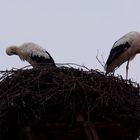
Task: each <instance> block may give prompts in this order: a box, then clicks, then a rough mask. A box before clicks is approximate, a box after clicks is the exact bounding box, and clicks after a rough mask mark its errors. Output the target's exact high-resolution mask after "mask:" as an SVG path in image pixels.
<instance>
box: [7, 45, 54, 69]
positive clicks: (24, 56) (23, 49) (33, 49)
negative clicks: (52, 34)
mask: <svg viewBox="0 0 140 140" xmlns="http://www.w3.org/2000/svg"><path fill="white" fill-rule="evenodd" d="M6 53H7V55H18V56H19V58H20V59H21V60H22V61H25V60H26V61H27V62H29V63H30V64H31V65H32V66H33V67H39V66H46V65H51V66H55V62H54V60H53V58H52V57H51V55H50V54H49V53H48V52H47V51H46V50H45V49H44V48H42V47H41V46H39V45H38V44H35V43H32V42H27V43H24V44H22V45H21V46H10V47H8V48H7V49H6Z"/></svg>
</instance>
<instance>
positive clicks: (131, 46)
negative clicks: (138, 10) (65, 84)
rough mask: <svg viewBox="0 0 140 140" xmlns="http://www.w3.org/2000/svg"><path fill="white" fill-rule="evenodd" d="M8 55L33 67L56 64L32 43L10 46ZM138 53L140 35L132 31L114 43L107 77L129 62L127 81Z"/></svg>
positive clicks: (139, 51)
mask: <svg viewBox="0 0 140 140" xmlns="http://www.w3.org/2000/svg"><path fill="white" fill-rule="evenodd" d="M6 53H7V54H8V55H18V56H19V58H20V59H21V60H23V61H24V60H26V61H27V62H29V63H30V64H31V65H32V66H33V67H38V66H41V65H43V66H45V65H49V64H51V65H52V66H55V62H54V60H53V58H52V57H51V55H50V54H49V53H48V52H47V51H46V50H45V49H44V48H42V47H41V46H39V45H37V44H35V43H32V42H30V43H24V44H22V45H21V46H10V47H8V48H7V49H6ZM137 53H140V33H138V32H135V31H132V32H129V33H127V34H126V35H124V36H123V37H121V38H120V39H119V40H117V41H116V42H115V43H114V45H113V47H112V49H111V51H110V54H109V57H108V59H107V61H106V65H105V70H106V75H107V74H109V73H114V71H115V69H116V68H118V67H119V66H120V65H121V64H123V63H124V62H127V65H126V79H127V78H128V67H129V61H130V60H132V59H133V58H134V57H135V55H136V54H137Z"/></svg>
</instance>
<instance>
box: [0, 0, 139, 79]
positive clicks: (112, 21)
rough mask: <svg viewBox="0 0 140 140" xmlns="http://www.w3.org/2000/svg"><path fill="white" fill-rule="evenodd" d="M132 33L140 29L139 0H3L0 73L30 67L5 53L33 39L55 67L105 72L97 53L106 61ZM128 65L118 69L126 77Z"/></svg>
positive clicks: (134, 71) (135, 72)
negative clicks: (82, 67)
mask: <svg viewBox="0 0 140 140" xmlns="http://www.w3.org/2000/svg"><path fill="white" fill-rule="evenodd" d="M129 31H140V0H0V52H1V55H0V60H1V65H0V69H1V70H5V69H11V68H13V67H15V68H21V67H23V66H26V65H28V63H26V62H21V61H20V59H19V58H18V57H17V56H11V57H10V56H7V55H6V54H5V49H6V47H8V46H10V45H20V44H22V43H24V42H30V41H31V42H35V43H37V44H39V45H41V46H42V47H44V48H46V50H47V51H48V52H49V53H50V54H51V55H52V57H53V58H54V59H55V61H56V62H57V63H65V62H73V63H77V64H80V65H85V66H87V67H88V68H92V69H99V70H101V71H103V68H102V66H101V65H100V64H99V63H98V61H97V60H96V55H97V50H99V58H100V59H101V57H100V56H101V55H103V58H104V59H105V61H106V59H107V57H108V55H109V51H110V49H111V48H112V45H113V43H114V42H115V41H116V40H117V39H119V38H120V37H121V36H122V35H124V34H126V33H128V32H129ZM139 59H140V56H139V55H137V57H136V58H135V59H134V60H133V61H132V62H131V63H130V69H129V78H131V79H132V80H134V81H137V82H139V81H140V75H139V71H140V61H139ZM125 65H126V64H124V65H122V66H121V67H120V68H119V69H118V70H117V71H116V74H122V75H123V77H124V78H125Z"/></svg>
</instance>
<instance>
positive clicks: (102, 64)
mask: <svg viewBox="0 0 140 140" xmlns="http://www.w3.org/2000/svg"><path fill="white" fill-rule="evenodd" d="M98 54H99V50H97V55H96V59H97V61H98V62H99V63H100V65H101V66H102V67H103V68H105V63H104V60H103V57H102V60H103V62H101V61H100V60H99V58H98Z"/></svg>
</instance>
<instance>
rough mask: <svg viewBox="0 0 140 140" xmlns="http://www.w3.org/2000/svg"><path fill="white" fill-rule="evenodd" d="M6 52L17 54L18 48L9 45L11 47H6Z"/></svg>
mask: <svg viewBox="0 0 140 140" xmlns="http://www.w3.org/2000/svg"><path fill="white" fill-rule="evenodd" d="M6 53H7V54H8V55H17V54H18V48H17V47H16V46H11V47H8V48H7V49H6Z"/></svg>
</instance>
